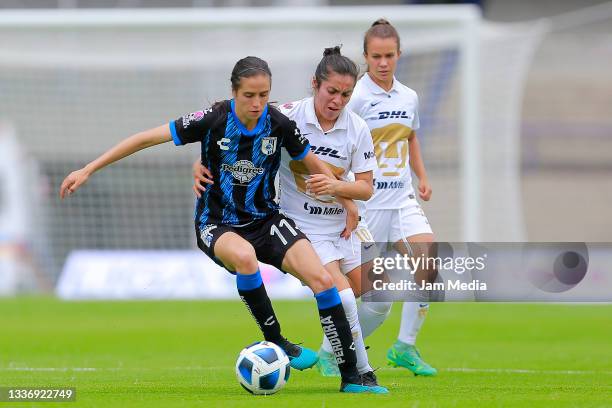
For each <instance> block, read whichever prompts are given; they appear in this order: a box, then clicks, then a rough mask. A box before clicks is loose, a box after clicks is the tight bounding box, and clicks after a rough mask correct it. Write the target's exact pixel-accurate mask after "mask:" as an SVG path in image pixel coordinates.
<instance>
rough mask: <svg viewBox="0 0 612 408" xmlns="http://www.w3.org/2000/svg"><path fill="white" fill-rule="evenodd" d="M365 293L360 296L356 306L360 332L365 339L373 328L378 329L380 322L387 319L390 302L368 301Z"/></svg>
mask: <svg viewBox="0 0 612 408" xmlns="http://www.w3.org/2000/svg"><path fill="white" fill-rule="evenodd" d="M367 298H368V296H367V293H366V294H364V295H363V296H362V298H361V299H362V301H361V302H360V303H359V306H358V308H357V314H358V315H359V323H360V324H361V332H362V334H363V338H364V339H366V338H367V337H368V336H369V335H370V334H372V333H374V330H376V329H378V328H379V327H380V325H381V324H383V322H384V321H385V320H386V319H387V316H389V313H390V312H391V306H393V303H391V302H368V301H367V300H365V299H367Z"/></svg>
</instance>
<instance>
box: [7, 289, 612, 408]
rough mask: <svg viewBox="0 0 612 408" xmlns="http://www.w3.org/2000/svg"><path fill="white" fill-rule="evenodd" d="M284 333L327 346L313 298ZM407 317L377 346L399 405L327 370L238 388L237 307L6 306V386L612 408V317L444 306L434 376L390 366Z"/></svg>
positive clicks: (159, 395) (118, 400)
mask: <svg viewBox="0 0 612 408" xmlns="http://www.w3.org/2000/svg"><path fill="white" fill-rule="evenodd" d="M274 304H275V308H276V310H277V314H278V316H279V318H280V321H281V324H282V326H283V331H284V333H285V335H286V336H288V337H289V338H290V339H291V340H293V341H295V342H304V344H305V345H307V346H309V347H312V348H317V347H318V345H319V341H320V339H321V329H320V326H319V325H318V322H317V312H316V305H315V302H314V300H312V301H302V302H281V301H276V302H274ZM399 314H400V307H399V305H395V307H394V311H393V313H392V316H391V318H390V319H389V320H388V321H387V322H386V323H385V324H384V325H383V326H382V327H381V328H380V329H379V330H378V332H376V333H375V334H374V335H373V336H372V337H371V338H369V339H367V340H366V344H368V345H369V346H370V350H369V353H370V359H371V362H372V364H373V366H374V367H381V369H380V370H379V371H377V374H378V377H379V379H380V382H381V383H382V384H383V385H386V386H388V387H389V389H390V391H391V394H390V395H387V396H374V395H345V394H341V393H339V392H338V386H339V381H338V380H337V379H334V378H322V377H320V376H319V375H318V373H317V372H316V371H315V370H308V371H304V372H298V371H292V373H291V378H290V379H289V383H288V384H287V386H286V387H285V388H284V389H283V390H281V392H279V393H278V394H276V395H272V396H252V395H249V394H247V393H246V392H245V391H244V390H242V388H240V386H239V385H238V383H237V381H236V378H235V375H234V363H235V359H236V357H237V355H238V352H239V351H240V349H241V348H242V347H243V346H245V345H247V344H249V343H250V342H252V341H256V340H258V339H260V337H261V336H260V334H259V331H258V329H257V327H256V326H255V324H254V323H253V322H252V321H251V318H250V316H249V315H248V314H247V312H246V310H245V307H244V305H243V304H242V303H240V302H238V301H233V302H231V301H227V302H207V301H193V302H192V301H185V302H61V301H58V300H55V299H49V298H17V299H1V300H0V325H1V326H0V327H1V328H0V386H24V387H25V386H30V387H31V386H46V387H48V386H56V387H57V386H65V387H68V386H72V387H76V389H77V402H76V403H74V402H73V403H59V404H58V403H54V404H49V403H44V404H41V403H38V404H34V403H19V404H12V405H11V404H8V403H0V408H1V407H3V406H9V405H10V406H17V407H26V406H53V407H60V406H66V407H77V406H79V407H81V406H83V407H89V406H92V407H93V406H96V407H185V406H200V407H213V406H219V407H221V406H222V407H249V408H254V407H267V406H269V407H343V408H346V407H349V406H354V407H379V406H381V407H382V406H397V407H429V406H431V407H464V406H465V407H474V406H499V407H508V406H510V407H513V406H520V407H534V406H542V407H565V406H567V407H570V406H575V407H591V406H601V407H603V406H612V306H611V305H542V304H540V305H533V304H491V303H489V304H482V303H466V304H432V305H431V308H430V314H429V318H428V319H427V321H426V323H425V326H424V328H423V330H422V331H421V335H420V337H419V343H418V346H419V347H420V350H421V352H422V354H423V356H424V357H425V358H426V360H427V361H428V362H430V363H431V364H432V365H434V366H435V367H437V368H438V369H439V374H438V376H437V377H434V378H422V377H414V376H412V375H409V373H408V372H407V371H404V370H402V369H392V368H389V367H387V366H386V363H385V353H386V350H387V348H388V346H389V345H390V344H391V342H392V341H393V340H394V339H395V336H396V334H397V330H398V325H399Z"/></svg>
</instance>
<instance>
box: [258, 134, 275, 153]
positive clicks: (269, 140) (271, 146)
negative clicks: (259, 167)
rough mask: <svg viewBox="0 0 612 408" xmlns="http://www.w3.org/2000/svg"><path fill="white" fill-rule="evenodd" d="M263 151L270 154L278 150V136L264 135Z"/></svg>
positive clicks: (262, 141) (262, 140)
mask: <svg viewBox="0 0 612 408" xmlns="http://www.w3.org/2000/svg"><path fill="white" fill-rule="evenodd" d="M261 152H262V153H263V154H265V155H266V156H270V155H272V154H274V152H276V137H264V138H262V139H261Z"/></svg>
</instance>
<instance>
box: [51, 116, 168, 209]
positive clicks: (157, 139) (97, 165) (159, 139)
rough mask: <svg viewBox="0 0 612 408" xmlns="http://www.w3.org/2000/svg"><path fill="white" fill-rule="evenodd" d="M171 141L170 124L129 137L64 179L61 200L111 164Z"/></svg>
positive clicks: (60, 193)
mask: <svg viewBox="0 0 612 408" xmlns="http://www.w3.org/2000/svg"><path fill="white" fill-rule="evenodd" d="M171 140H172V134H171V133H170V127H169V126H168V124H164V125H161V126H158V127H156V128H153V129H149V130H145V131H144V132H139V133H136V134H134V135H132V136H130V137H128V138H127V139H125V140H123V141H121V142H119V143H118V144H117V145H115V146H114V147H112V148H111V149H110V150H108V151H106V153H104V154H102V155H101V156H100V157H98V158H97V159H95V160H94V161H92V162H91V163H89V164H87V165H86V166H85V167H83V168H82V169H79V170H76V171H73V172H72V173H70V174H69V175H68V177H66V178H65V179H64V182H63V183H62V186H61V187H60V192H59V195H60V198H62V199H63V198H65V197H66V196H67V195H70V194H72V193H74V192H75V191H76V190H77V189H78V188H79V187H81V186H82V185H83V184H85V183H86V182H87V180H88V179H89V176H91V175H92V174H94V173H95V172H96V171H98V170H100V169H102V168H104V167H106V166H108V165H109V164H111V163H114V162H116V161H118V160H121V159H123V158H124V157H127V156H129V155H131V154H134V153H136V152H137V151H139V150H142V149H146V148H147V147H151V146H155V145H158V144H161V143H165V142H169V141H171Z"/></svg>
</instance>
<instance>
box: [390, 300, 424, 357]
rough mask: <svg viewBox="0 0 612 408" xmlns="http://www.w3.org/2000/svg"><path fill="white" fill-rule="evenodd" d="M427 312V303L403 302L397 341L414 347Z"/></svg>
mask: <svg viewBox="0 0 612 408" xmlns="http://www.w3.org/2000/svg"><path fill="white" fill-rule="evenodd" d="M428 311H429V303H419V302H404V306H403V307H402V321H401V323H400V331H399V336H397V339H398V340H400V341H403V342H404V343H407V344H411V345H413V346H414V344H415V343H416V338H417V335H418V334H419V330H420V329H421V326H423V322H424V321H425V316H427V312H428Z"/></svg>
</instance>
